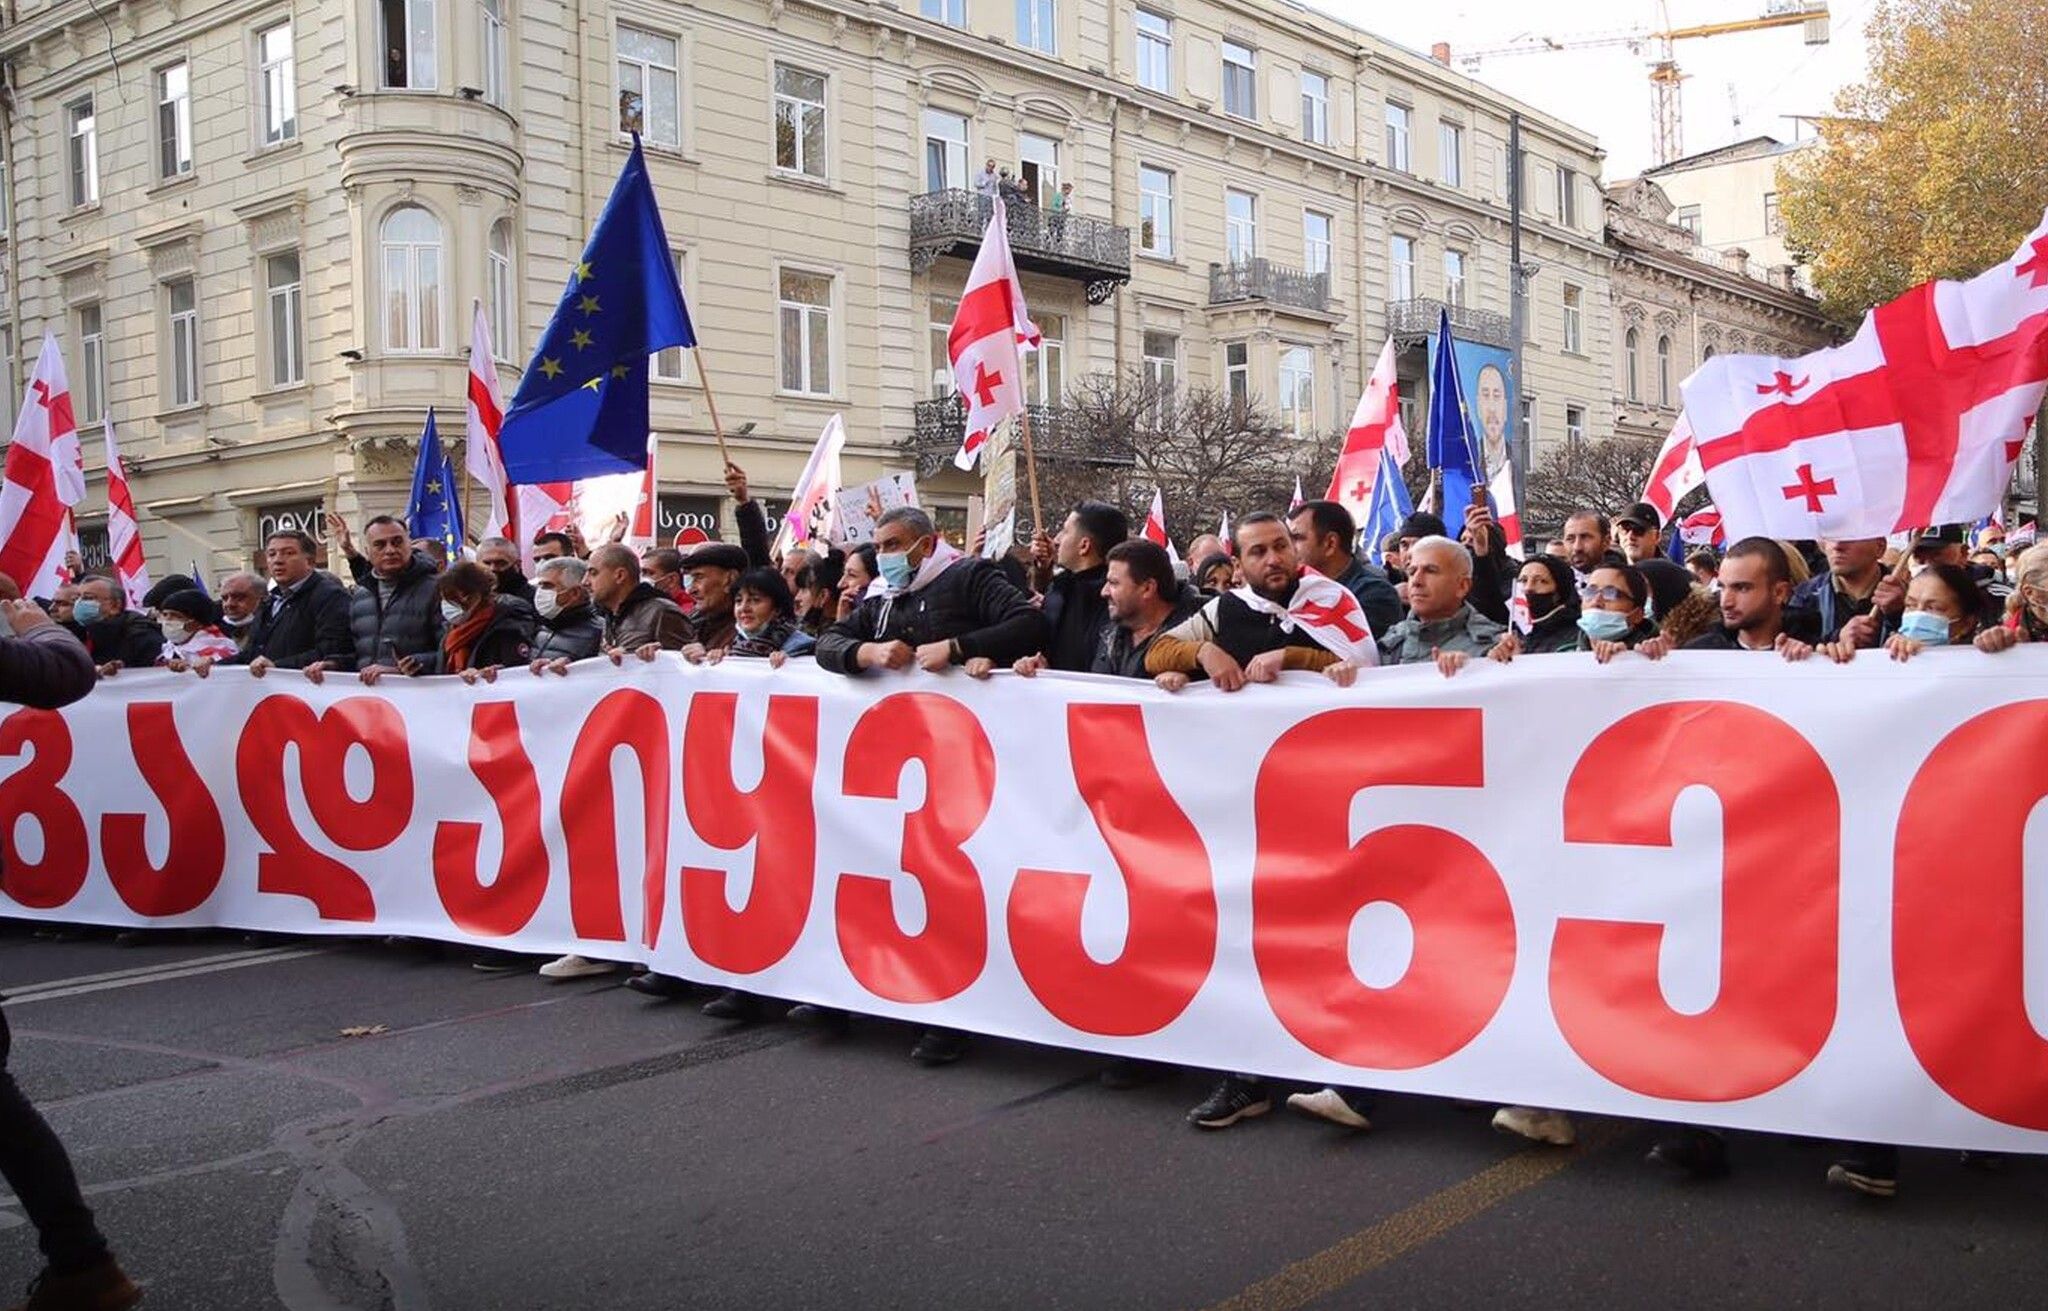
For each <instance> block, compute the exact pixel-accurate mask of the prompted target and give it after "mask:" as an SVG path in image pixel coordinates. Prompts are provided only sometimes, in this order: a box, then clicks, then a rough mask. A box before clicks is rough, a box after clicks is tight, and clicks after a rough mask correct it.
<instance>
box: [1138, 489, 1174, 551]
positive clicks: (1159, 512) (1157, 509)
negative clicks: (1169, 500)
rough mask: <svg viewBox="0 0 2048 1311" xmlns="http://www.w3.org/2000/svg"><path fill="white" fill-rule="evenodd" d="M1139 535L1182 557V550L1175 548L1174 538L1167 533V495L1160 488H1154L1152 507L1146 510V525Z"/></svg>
mask: <svg viewBox="0 0 2048 1311" xmlns="http://www.w3.org/2000/svg"><path fill="white" fill-rule="evenodd" d="M1139 536H1141V537H1143V538H1144V539H1145V540H1146V541H1148V542H1151V543H1153V544H1155V545H1157V546H1160V547H1164V548H1165V550H1166V553H1167V554H1168V555H1169V556H1171V557H1173V558H1174V559H1176V560H1178V559H1180V552H1178V551H1176V550H1174V549H1173V539H1172V538H1171V537H1168V536H1167V535H1166V496H1165V493H1163V492H1162V491H1160V489H1159V488H1157V487H1154V488H1153V489H1152V508H1151V509H1149V510H1147V511H1146V512H1145V527H1144V528H1143V529H1142V530H1140V532H1139Z"/></svg>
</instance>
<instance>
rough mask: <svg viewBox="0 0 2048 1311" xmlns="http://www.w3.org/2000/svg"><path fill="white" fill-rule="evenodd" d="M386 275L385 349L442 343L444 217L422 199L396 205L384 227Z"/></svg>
mask: <svg viewBox="0 0 2048 1311" xmlns="http://www.w3.org/2000/svg"><path fill="white" fill-rule="evenodd" d="M378 238H379V244H380V246H381V249H382V255H383V258H382V260H381V261H380V263H379V267H380V268H381V270H382V272H383V277H384V288H383V292H384V349H385V350H387V351H392V352H402V353H418V352H422V351H438V350H440V349H441V223H440V220H438V219H436V218H435V217H434V216H433V215H432V214H429V213H428V212H427V211H425V210H423V209H421V208H419V207H418V206H417V205H406V206H402V207H400V208H398V209H394V210H392V211H391V213H389V214H388V215H386V216H385V218H384V226H383V228H382V229H381V230H380V231H379V233H378Z"/></svg>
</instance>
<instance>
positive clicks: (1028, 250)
mask: <svg viewBox="0 0 2048 1311" xmlns="http://www.w3.org/2000/svg"><path fill="white" fill-rule="evenodd" d="M991 208H992V203H991V202H990V200H989V199H988V197H986V196H982V195H978V194H976V193H975V192H972V191H933V192H928V193H927V194H925V195H922V196H912V197H911V198H910V269H911V272H913V273H923V272H925V271H926V270H928V269H930V268H931V266H932V265H933V264H934V263H936V262H937V261H938V259H939V257H940V256H942V255H957V256H959V257H960V258H962V259H972V258H974V254H975V252H976V251H978V250H980V249H981V236H982V233H984V232H986V231H987V230H988V218H989V211H990V210H991ZM1004 213H1005V214H1006V216H1007V223H1006V227H1007V229H1008V232H1009V237H1010V254H1011V256H1012V257H1013V258H1014V259H1015V260H1016V261H1017V267H1018V268H1020V269H1023V270H1025V271H1027V272H1032V273H1044V274H1049V275H1051V276H1053V277H1057V278H1072V279H1074V280H1076V281H1079V282H1084V283H1086V284H1087V286H1088V303H1089V304H1090V305H1100V304H1102V302H1104V301H1106V300H1108V299H1109V298H1110V297H1111V296H1112V295H1114V294H1115V292H1116V289H1117V288H1118V287H1120V286H1122V285H1123V284H1124V283H1126V282H1129V281H1130V280H1131V230H1130V229H1129V228H1120V227H1118V226H1116V225H1115V224H1114V223H1108V222H1105V221H1103V220H1102V219H1098V218H1089V217H1088V216H1087V215H1085V214H1076V213H1074V212H1073V211H1071V210H1054V209H1045V208H1043V207H1041V206H1038V205H1032V204H1009V205H1006V206H1004Z"/></svg>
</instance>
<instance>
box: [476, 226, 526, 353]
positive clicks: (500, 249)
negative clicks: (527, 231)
mask: <svg viewBox="0 0 2048 1311" xmlns="http://www.w3.org/2000/svg"><path fill="white" fill-rule="evenodd" d="M518 285H519V284H518V283H517V282H516V281H515V280H514V279H513V276H512V220H511V219H503V218H501V219H499V220H498V221H497V222H496V223H493V224H491V235H490V237H489V239H488V240H487V241H486V242H485V245H484V317H485V318H486V319H487V320H488V321H489V322H490V325H491V352H492V354H494V355H495V356H497V358H499V359H501V360H513V359H517V358H519V355H518V346H519V343H518V342H517V341H515V340H514V338H515V337H516V336H517V335H518V332H519V313H518V310H517V309H516V308H515V307H516V306H517V305H518V303H519V300H518V292H517V291H516V290H515V288H517V287H518Z"/></svg>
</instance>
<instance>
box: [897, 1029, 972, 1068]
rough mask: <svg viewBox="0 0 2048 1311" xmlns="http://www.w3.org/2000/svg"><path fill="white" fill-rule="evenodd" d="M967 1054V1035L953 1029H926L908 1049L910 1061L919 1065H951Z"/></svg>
mask: <svg viewBox="0 0 2048 1311" xmlns="http://www.w3.org/2000/svg"><path fill="white" fill-rule="evenodd" d="M966 1054H967V1035H966V1034H964V1033H959V1032H957V1031H955V1030H953V1029H926V1030H925V1032H924V1036H923V1037H921V1038H919V1039H918V1040H917V1046H915V1047H912V1048H911V1049H910V1059H911V1060H913V1061H916V1062H917V1063H918V1064H919V1065H951V1064H952V1063H953V1062H954V1061H957V1060H959V1059H960V1058H961V1057H962V1056H965V1055H966Z"/></svg>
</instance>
